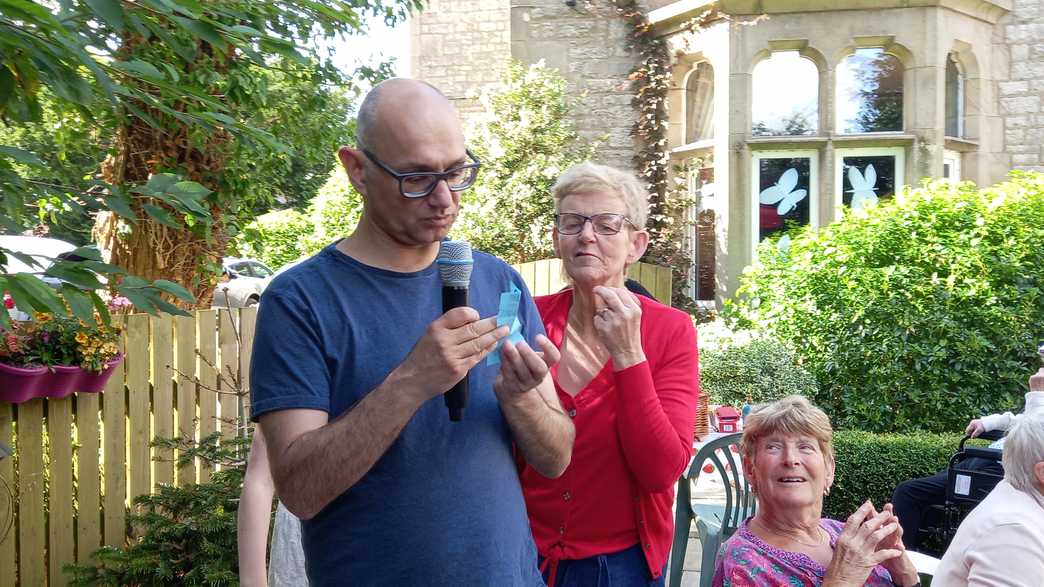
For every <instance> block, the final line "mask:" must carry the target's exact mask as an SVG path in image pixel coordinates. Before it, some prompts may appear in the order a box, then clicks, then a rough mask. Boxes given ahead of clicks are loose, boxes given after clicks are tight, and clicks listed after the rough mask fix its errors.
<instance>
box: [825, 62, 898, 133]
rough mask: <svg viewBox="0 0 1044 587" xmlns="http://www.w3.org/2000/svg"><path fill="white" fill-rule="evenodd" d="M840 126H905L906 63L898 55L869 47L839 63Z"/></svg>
mask: <svg viewBox="0 0 1044 587" xmlns="http://www.w3.org/2000/svg"><path fill="white" fill-rule="evenodd" d="M837 130H838V131H839V132H843V133H863V132H889V131H901V130H903V64H902V62H901V61H899V58H898V57H896V56H895V55H891V54H888V53H885V51H884V49H882V48H881V47H867V48H860V49H856V50H855V52H854V53H852V54H851V55H849V56H848V57H845V58H844V59H843V60H842V61H841V63H839V64H838V65H837Z"/></svg>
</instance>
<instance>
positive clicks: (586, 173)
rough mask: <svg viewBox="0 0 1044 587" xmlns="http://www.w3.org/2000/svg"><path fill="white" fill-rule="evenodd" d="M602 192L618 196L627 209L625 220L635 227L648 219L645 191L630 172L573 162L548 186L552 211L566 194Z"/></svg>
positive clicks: (643, 227)
mask: <svg viewBox="0 0 1044 587" xmlns="http://www.w3.org/2000/svg"><path fill="white" fill-rule="evenodd" d="M603 191H604V192H609V193H611V194H613V195H614V196H616V197H618V198H620V201H622V202H623V203H624V206H625V207H626V208H627V219H628V220H630V221H631V223H632V224H634V225H635V226H637V227H638V228H639V229H642V230H644V229H645V223H646V222H647V221H648V220H649V192H648V191H646V190H645V188H644V187H643V186H642V184H641V182H639V181H638V178H636V177H635V176H634V174H632V173H627V172H625V171H621V170H619V169H616V168H615V167H609V166H608V165H599V164H597V163H592V162H590V161H584V162H583V163H577V164H576V165H573V166H572V167H570V168H569V169H566V170H565V173H563V174H562V175H561V176H559V178H558V181H556V182H555V185H554V187H552V188H551V195H552V196H553V197H554V198H555V212H558V211H559V207H560V206H561V205H562V200H564V199H565V198H566V197H567V196H571V195H574V194H587V193H592V192H603Z"/></svg>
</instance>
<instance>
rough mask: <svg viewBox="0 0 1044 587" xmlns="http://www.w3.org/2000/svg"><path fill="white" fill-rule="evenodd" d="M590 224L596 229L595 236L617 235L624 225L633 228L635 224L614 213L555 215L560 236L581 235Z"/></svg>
mask: <svg viewBox="0 0 1044 587" xmlns="http://www.w3.org/2000/svg"><path fill="white" fill-rule="evenodd" d="M588 222H590V223H591V228H593V229H594V231H595V234H602V235H609V234H616V233H618V232H620V230H621V229H623V223H624V222H626V223H627V224H630V225H631V226H632V227H634V228H635V229H637V228H638V227H637V226H634V223H633V222H631V221H630V219H628V218H627V217H626V216H624V215H623V214H615V213H613V212H603V213H602V214H595V215H593V216H584V215H583V214H576V213H574V212H560V213H558V214H555V229H557V230H558V234H564V235H566V236H570V235H574V234H580V233H581V232H583V230H584V224H586V223H588Z"/></svg>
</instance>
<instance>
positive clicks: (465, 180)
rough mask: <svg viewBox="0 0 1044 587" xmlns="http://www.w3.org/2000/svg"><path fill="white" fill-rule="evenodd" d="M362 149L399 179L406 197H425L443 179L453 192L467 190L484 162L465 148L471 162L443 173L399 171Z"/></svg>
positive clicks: (387, 171) (400, 189)
mask: <svg viewBox="0 0 1044 587" xmlns="http://www.w3.org/2000/svg"><path fill="white" fill-rule="evenodd" d="M361 151H362V152H363V153H364V154H365V155H366V156H367V157H369V158H370V161H373V162H374V164H375V165H377V167H380V168H381V169H383V170H384V172H385V173H387V174H388V175H390V176H392V177H394V178H395V179H397V180H399V193H400V194H402V195H403V196H404V197H406V198H423V197H424V196H427V195H428V194H430V193H431V192H433V191H435V186H437V185H439V182H440V181H442V180H446V185H447V186H449V189H450V191H451V192H459V191H462V190H466V189H468V188H469V187H471V186H472V184H474V183H475V179H476V178H477V177H478V170H479V167H481V166H482V162H481V161H479V160H478V158H477V157H475V155H473V154H472V153H471V151H469V150H465V152H466V153H467V154H468V157H470V158H471V161H472V162H471V163H467V164H465V165H458V166H457V167H454V168H453V169H448V170H446V171H443V172H441V173H439V172H435V171H414V172H410V173H399V172H398V171H395V170H394V169H392V168H391V167H388V165H387V164H385V163H384V162H383V161H381V160H380V159H378V158H377V156H376V155H374V154H373V153H371V152H369V151H367V150H366V149H361Z"/></svg>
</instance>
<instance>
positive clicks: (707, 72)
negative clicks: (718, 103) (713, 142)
mask: <svg viewBox="0 0 1044 587" xmlns="http://www.w3.org/2000/svg"><path fill="white" fill-rule="evenodd" d="M713 138H714V68H713V67H711V64H710V63H707V62H703V63H700V64H699V65H697V66H696V70H695V71H693V72H692V73H691V74H689V79H688V81H686V83H685V142H686V143H695V142H696V141H703V140H707V139H713Z"/></svg>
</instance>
